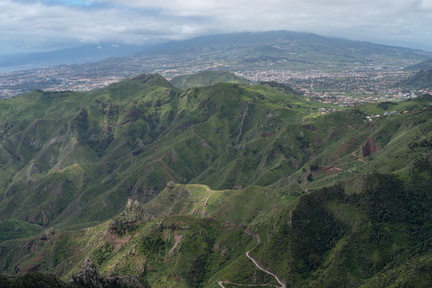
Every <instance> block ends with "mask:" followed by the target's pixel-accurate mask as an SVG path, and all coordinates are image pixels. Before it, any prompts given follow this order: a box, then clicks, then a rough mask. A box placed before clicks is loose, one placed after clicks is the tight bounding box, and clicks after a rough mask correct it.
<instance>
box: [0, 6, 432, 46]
mask: <svg viewBox="0 0 432 288" xmlns="http://www.w3.org/2000/svg"><path fill="white" fill-rule="evenodd" d="M0 11H2V17H1V18H0V47H16V48H15V49H16V51H18V50H20V48H18V47H22V46H27V47H33V49H34V50H36V49H46V47H55V46H62V45H64V46H68V45H72V44H73V43H75V44H77V43H80V42H81V43H87V42H94V43H97V42H103V41H113V42H126V43H134V44H144V43H149V42H158V41H164V40H169V39H185V38H191V37H194V36H198V35H204V34H213V33H228V32H240V31H268V30H282V29H283V30H292V31H308V32H313V33H318V34H324V35H334V36H340V37H346V38H349V39H354V40H369V41H375V42H377V41H378V42H384V43H385V42H386V41H387V42H392V41H396V42H397V41H405V42H410V43H413V42H418V43H420V45H423V46H424V47H430V50H432V40H431V39H432V32H431V31H430V24H429V23H430V20H431V18H432V0H393V1H390V0H363V1H359V0H354V1H346V0H266V1H265V2H263V1H257V0H249V1H246V0H165V1H154V0H40V1H37V2H34V1H29V0H0ZM2 49H3V48H0V54H4V52H3V51H2ZM4 49H5V48H4ZM4 49H3V50H4Z"/></svg>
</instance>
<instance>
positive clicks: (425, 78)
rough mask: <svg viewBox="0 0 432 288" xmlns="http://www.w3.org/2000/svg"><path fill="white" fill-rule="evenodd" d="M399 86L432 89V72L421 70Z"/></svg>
mask: <svg viewBox="0 0 432 288" xmlns="http://www.w3.org/2000/svg"><path fill="white" fill-rule="evenodd" d="M398 86H399V87H408V88H414V89H426V88H432V70H420V71H418V72H417V73H416V74H414V76H412V77H411V78H409V79H406V80H404V81H402V82H401V83H399V85H398Z"/></svg>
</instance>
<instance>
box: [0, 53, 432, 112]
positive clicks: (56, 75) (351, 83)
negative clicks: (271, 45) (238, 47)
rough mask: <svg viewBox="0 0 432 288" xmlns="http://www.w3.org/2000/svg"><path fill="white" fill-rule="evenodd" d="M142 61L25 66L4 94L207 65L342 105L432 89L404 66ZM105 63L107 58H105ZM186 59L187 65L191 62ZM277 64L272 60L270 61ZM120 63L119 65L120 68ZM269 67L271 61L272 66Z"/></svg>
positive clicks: (0, 89)
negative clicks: (237, 66)
mask: <svg viewBox="0 0 432 288" xmlns="http://www.w3.org/2000/svg"><path fill="white" fill-rule="evenodd" d="M145 60H146V61H142V63H145V64H138V63H137V62H136V61H135V60H134V59H132V58H126V60H125V61H124V63H122V64H123V66H118V65H117V66H116V65H113V66H108V67H107V66H106V65H107V64H106V63H105V64H100V65H105V66H102V67H101V66H100V65H97V63H96V65H88V66H87V65H70V66H58V67H54V68H47V69H40V70H24V71H16V72H10V73H4V74H0V98H8V97H14V96H17V95H20V94H24V93H27V92H29V91H31V90H34V89H41V90H44V91H64V90H70V91H89V90H93V89H98V88H103V87H106V86H108V85H110V84H112V83H115V82H119V81H121V80H122V79H124V78H126V77H134V76H137V75H139V74H141V73H159V74H161V75H162V76H164V77H165V78H166V79H168V80H170V79H172V78H173V77H175V76H179V75H187V74H193V73H196V72H199V71H204V70H229V71H231V72H233V73H234V74H236V75H237V76H241V77H244V78H245V79H247V80H249V81H251V82H252V83H255V82H259V81H276V82H280V83H285V84H288V85H290V86H292V87H293V88H294V89H296V90H298V91H301V92H302V93H303V95H304V97H305V98H306V99H307V100H310V101H317V102H322V103H327V104H334V105H338V106H346V107H349V106H354V105H356V104H359V103H370V102H381V101H400V100H403V99H407V98H411V97H416V95H421V94H424V93H431V90H427V89H423V90H410V89H406V88H400V87H398V86H397V84H398V83H399V82H400V81H402V80H404V79H406V78H408V77H410V76H412V72H406V71H404V70H403V69H402V67H380V66H370V67H364V66H363V67H352V68H347V69H345V70H334V71H332V70H331V69H327V70H326V69H319V68H316V69H293V70H289V69H268V68H263V69H247V67H245V69H244V70H233V69H232V68H233V66H232V65H228V64H227V63H224V62H220V61H219V62H218V61H215V60H212V59H194V61H190V62H189V63H187V61H184V59H183V60H177V61H176V60H175V59H169V61H167V59H145ZM100 63H104V62H100ZM185 63H186V64H185ZM270 64H271V63H270ZM114 67H115V68H114ZM267 67H268V66H267Z"/></svg>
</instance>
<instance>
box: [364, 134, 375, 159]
mask: <svg viewBox="0 0 432 288" xmlns="http://www.w3.org/2000/svg"><path fill="white" fill-rule="evenodd" d="M376 151H377V144H376V142H375V140H374V139H372V138H368V139H367V141H366V144H365V145H364V146H363V157H367V156H369V155H372V154H373V153H375V152H376Z"/></svg>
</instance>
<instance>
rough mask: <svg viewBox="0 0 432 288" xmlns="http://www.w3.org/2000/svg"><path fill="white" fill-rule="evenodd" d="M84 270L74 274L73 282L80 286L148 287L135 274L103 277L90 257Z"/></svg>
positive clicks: (92, 287) (110, 287)
mask: <svg viewBox="0 0 432 288" xmlns="http://www.w3.org/2000/svg"><path fill="white" fill-rule="evenodd" d="M81 268H82V270H81V271H80V272H79V273H78V274H77V275H74V276H72V282H73V283H74V284H76V285H78V286H79V287H86V288H114V287H119V288H146V287H147V286H146V285H144V284H143V283H142V282H141V281H140V280H139V279H138V277H136V276H134V275H122V276H109V277H103V276H101V275H100V274H99V271H98V268H97V267H96V265H95V264H94V263H93V262H92V261H91V259H90V258H86V259H84V262H83V265H82V267H81Z"/></svg>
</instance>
